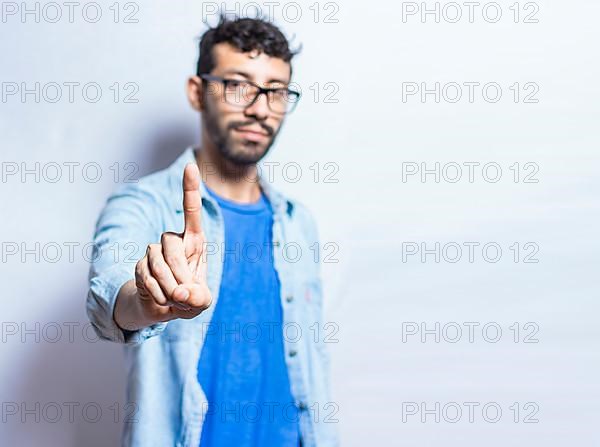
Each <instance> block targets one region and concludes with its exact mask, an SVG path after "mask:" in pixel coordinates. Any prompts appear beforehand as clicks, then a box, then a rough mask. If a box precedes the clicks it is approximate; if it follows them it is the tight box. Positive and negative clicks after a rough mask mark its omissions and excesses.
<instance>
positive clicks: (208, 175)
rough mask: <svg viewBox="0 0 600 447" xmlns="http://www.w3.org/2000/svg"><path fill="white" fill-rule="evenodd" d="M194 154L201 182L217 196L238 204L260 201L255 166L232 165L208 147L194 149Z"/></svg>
mask: <svg viewBox="0 0 600 447" xmlns="http://www.w3.org/2000/svg"><path fill="white" fill-rule="evenodd" d="M194 154H195V157H196V162H197V163H198V167H199V168H200V175H201V176H202V181H204V183H205V185H207V186H208V187H209V188H210V189H211V190H213V191H214V192H215V193H217V195H219V196H221V197H223V198H225V199H228V200H231V201H233V202H238V203H255V202H257V201H258V200H259V199H260V185H259V183H258V170H257V168H256V165H250V166H244V167H240V166H238V165H234V164H232V163H231V162H230V161H228V160H225V159H223V157H221V156H220V155H219V154H216V153H215V151H213V150H211V149H210V148H208V147H202V148H195V150H194Z"/></svg>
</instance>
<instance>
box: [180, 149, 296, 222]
mask: <svg viewBox="0 0 600 447" xmlns="http://www.w3.org/2000/svg"><path fill="white" fill-rule="evenodd" d="M194 149H195V148H194V147H193V146H190V147H188V148H187V149H186V150H185V151H184V152H183V153H182V154H181V155H180V156H179V157H178V158H177V160H175V162H174V163H173V165H171V167H170V170H171V172H170V187H171V195H170V196H171V197H173V206H174V208H175V210H176V211H178V212H183V188H182V182H183V170H184V168H185V165H187V164H188V163H195V162H196V157H195V155H194ZM258 183H259V185H260V186H261V188H262V190H263V191H264V193H265V195H266V196H267V199H268V200H269V202H270V203H271V207H272V208H273V213H274V214H275V215H276V216H283V215H284V214H287V215H288V216H291V215H292V212H293V210H294V203H293V202H292V201H291V200H289V199H287V198H286V197H284V196H283V195H282V194H281V193H280V192H278V191H276V190H275V188H273V186H272V185H271V184H270V183H269V182H268V181H266V180H265V179H264V178H263V177H262V176H261V175H260V174H259V175H258ZM200 193H201V194H202V206H205V207H206V209H207V210H208V211H209V212H210V213H211V214H213V215H214V214H216V212H217V209H218V208H219V205H218V204H217V202H216V200H215V199H213V197H212V196H211V195H210V194H209V193H208V191H207V190H206V186H205V185H204V182H202V181H201V182H200Z"/></svg>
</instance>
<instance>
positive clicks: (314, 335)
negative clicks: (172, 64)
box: [87, 18, 337, 447]
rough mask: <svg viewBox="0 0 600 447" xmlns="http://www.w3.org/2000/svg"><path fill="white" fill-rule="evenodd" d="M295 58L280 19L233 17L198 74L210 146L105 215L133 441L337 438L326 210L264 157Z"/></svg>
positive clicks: (93, 277) (99, 232) (289, 98)
mask: <svg viewBox="0 0 600 447" xmlns="http://www.w3.org/2000/svg"><path fill="white" fill-rule="evenodd" d="M293 56H294V53H293V52H292V51H291V50H290V49H289V45H288V42H287V40H286V39H285V37H284V36H283V34H282V33H281V32H280V31H279V30H278V29H277V28H276V27H275V26H274V25H273V24H271V23H269V22H266V21H262V20H259V19H236V20H226V19H225V18H221V20H220V22H219V24H218V26H217V27H216V28H212V29H209V30H208V31H207V32H206V33H205V34H204V35H203V37H202V39H201V42H200V58H199V61H198V70H197V75H196V76H193V77H191V78H190V79H189V80H188V84H187V93H188V97H189V101H190V103H191V105H192V107H193V108H194V109H195V110H197V111H199V112H201V125H202V131H203V132H202V141H201V145H200V147H199V148H188V149H187V150H186V151H185V152H184V153H183V154H182V155H181V156H180V157H179V158H178V159H177V160H176V161H175V162H174V163H173V164H172V165H171V166H170V167H169V168H167V169H165V170H162V171H159V172H156V173H154V174H152V175H149V176H146V177H144V178H142V179H140V180H139V182H137V183H135V184H128V185H125V186H123V187H121V188H120V189H119V190H117V191H116V192H115V193H114V194H113V195H111V197H110V198H109V199H108V202H107V204H106V206H105V208H104V209H103V211H102V213H101V215H100V217H99V219H98V222H97V227H96V233H95V237H94V242H95V246H96V249H97V252H98V253H97V254H98V256H96V260H95V261H94V263H93V264H92V266H91V270H90V289H89V293H88V297H87V312H88V315H89V318H90V320H91V322H92V324H93V326H94V328H95V330H96V332H97V333H98V335H99V336H100V337H101V338H103V339H107V340H112V341H115V342H120V343H124V344H125V350H126V359H127V367H128V374H127V378H128V383H127V397H128V399H127V401H128V403H129V402H132V403H134V404H135V406H134V408H135V412H134V413H133V414H132V415H131V417H130V418H127V419H126V420H125V429H124V436H123V444H124V445H128V446H144V447H147V446H161V447H165V446H193V447H198V446H217V445H218V446H265V445H266V446H298V445H302V446H330V445H337V431H336V428H335V424H333V423H332V422H333V421H336V418H335V412H337V406H336V405H335V403H333V402H331V399H330V395H329V381H328V378H327V376H328V369H329V366H328V363H329V361H328V354H327V351H326V349H325V346H324V344H323V342H324V340H323V337H322V336H321V334H322V332H323V321H322V289H321V279H320V273H319V266H318V257H315V249H316V247H318V242H319V241H318V235H317V229H316V225H315V221H314V219H313V218H312V216H311V214H310V213H309V211H308V210H307V208H306V207H305V206H304V205H302V204H301V203H300V202H298V201H295V200H292V199H289V198H286V197H285V196H283V195H282V194H281V193H279V192H277V191H276V190H274V189H273V188H272V187H271V186H270V185H269V184H268V183H266V181H265V180H264V179H263V178H262V177H261V176H260V172H259V170H258V169H257V162H258V161H259V160H261V159H262V158H263V157H264V156H265V155H266V154H267V152H268V151H269V148H270V147H271V145H272V144H273V142H274V140H275V138H276V136H277V134H278V132H279V130H280V128H281V125H282V123H283V120H284V117H285V116H286V115H287V113H289V112H290V111H291V109H292V108H293V107H294V106H295V103H296V102H297V100H298V99H299V94H298V93H297V92H295V91H294V90H293V89H291V88H290V87H289V85H290V81H291V75H292V67H291V59H292V57H293ZM177 231H181V232H177ZM289 247H292V248H293V249H294V250H295V253H300V255H299V256H296V255H294V256H293V258H290V256H286V251H285V250H286V249H287V248H289ZM115 249H116V250H115ZM319 329H320V330H319Z"/></svg>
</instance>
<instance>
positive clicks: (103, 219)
mask: <svg viewBox="0 0 600 447" xmlns="http://www.w3.org/2000/svg"><path fill="white" fill-rule="evenodd" d="M159 221H160V213H159V208H158V206H157V202H156V199H155V198H154V197H153V195H152V194H151V192H150V191H148V190H144V188H143V186H141V185H139V184H128V185H125V186H122V187H120V188H119V189H118V190H117V191H116V192H115V193H113V194H112V195H111V196H110V197H109V199H108V201H107V203H106V205H105V207H104V209H103V210H102V211H101V213H100V216H99V218H98V221H97V223H96V231H95V234H94V256H93V257H92V264H91V266H90V272H89V278H88V279H89V290H88V294H87V298H86V313H87V315H88V318H89V320H90V322H91V324H92V327H93V328H94V330H95V332H96V334H97V335H98V337H100V338H101V339H103V340H108V341H113V342H116V343H124V344H138V343H141V342H143V341H144V340H146V339H148V338H150V337H153V336H155V335H158V334H159V333H161V332H162V331H163V330H164V329H165V328H166V326H167V323H157V324H154V325H152V326H149V327H145V328H142V329H139V330H133V331H129V330H124V329H122V328H120V327H119V326H118V325H117V323H116V322H115V320H114V316H113V315H114V308H115V304H116V300H117V296H118V294H119V291H120V290H121V287H122V286H123V285H124V284H125V283H126V282H127V281H129V280H132V279H134V277H135V265H136V263H137V261H139V260H140V259H141V258H142V257H143V256H144V253H145V250H146V247H147V246H148V244H150V243H155V242H157V240H158V238H159V237H160V232H159V231H158V230H157V228H156V227H155V223H156V222H159ZM157 232H158V235H157Z"/></svg>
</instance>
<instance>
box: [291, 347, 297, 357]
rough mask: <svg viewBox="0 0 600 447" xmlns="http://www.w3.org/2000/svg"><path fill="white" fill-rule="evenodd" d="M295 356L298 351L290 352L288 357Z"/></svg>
mask: <svg viewBox="0 0 600 447" xmlns="http://www.w3.org/2000/svg"><path fill="white" fill-rule="evenodd" d="M296 354H298V351H295V350H293V349H292V350H291V351H290V357H295V356H296Z"/></svg>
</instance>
